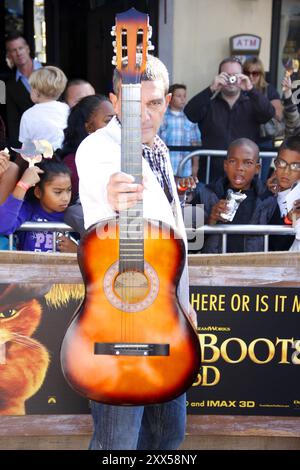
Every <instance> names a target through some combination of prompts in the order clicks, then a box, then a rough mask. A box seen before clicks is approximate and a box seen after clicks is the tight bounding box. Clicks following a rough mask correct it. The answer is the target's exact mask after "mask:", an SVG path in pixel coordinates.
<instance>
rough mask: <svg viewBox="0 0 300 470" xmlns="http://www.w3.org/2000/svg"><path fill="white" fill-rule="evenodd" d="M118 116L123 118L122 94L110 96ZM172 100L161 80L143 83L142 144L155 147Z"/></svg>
mask: <svg viewBox="0 0 300 470" xmlns="http://www.w3.org/2000/svg"><path fill="white" fill-rule="evenodd" d="M110 98H111V101H112V103H113V105H114V108H115V111H116V113H117V115H118V116H119V117H120V118H121V92H120V93H119V95H118V97H117V96H116V95H113V94H111V95H110ZM170 99H171V95H170V94H169V95H165V88H164V84H163V82H162V81H161V80H156V81H154V82H151V81H143V82H142V89H141V107H142V122H141V125H142V142H143V144H146V145H149V146H150V147H151V146H152V145H153V141H154V137H155V135H156V134H157V131H158V129H159V127H160V125H161V122H162V119H163V116H164V114H165V111H166V109H167V106H168V104H169V101H170Z"/></svg>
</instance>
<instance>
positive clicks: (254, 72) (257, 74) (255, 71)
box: [244, 70, 261, 77]
mask: <svg viewBox="0 0 300 470" xmlns="http://www.w3.org/2000/svg"><path fill="white" fill-rule="evenodd" d="M244 74H245V75H247V76H248V77H250V75H252V76H253V77H258V76H259V75H261V72H258V71H257V70H254V71H253V72H249V70H245V71H244Z"/></svg>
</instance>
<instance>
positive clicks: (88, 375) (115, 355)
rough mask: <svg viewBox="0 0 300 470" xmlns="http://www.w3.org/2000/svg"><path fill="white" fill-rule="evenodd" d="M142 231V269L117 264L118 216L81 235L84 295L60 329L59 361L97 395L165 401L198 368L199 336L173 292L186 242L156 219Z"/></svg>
mask: <svg viewBox="0 0 300 470" xmlns="http://www.w3.org/2000/svg"><path fill="white" fill-rule="evenodd" d="M149 233H151V236H149ZM104 235H105V236H104ZM144 238H145V240H144V260H145V266H144V272H143V273H142V272H140V271H138V270H135V269H134V267H133V266H131V267H130V268H129V269H127V270H125V271H124V272H122V273H120V272H119V265H118V257H119V225H118V221H117V220H116V219H109V220H105V221H103V222H101V223H99V224H97V225H96V226H93V227H92V228H91V229H90V230H89V231H88V232H87V234H86V235H85V236H84V238H83V240H82V242H81V247H80V252H79V263H80V268H81V271H82V275H83V279H84V281H85V286H86V295H85V299H84V301H83V303H82V305H81V306H80V308H79V310H78V311H77V313H76V314H75V316H74V318H73V319H72V321H71V324H70V326H69V328H68V331H67V333H66V335H65V338H64V341H63V344H62V349H61V361H62V368H63V372H64V375H65V377H66V379H67V381H68V382H69V383H70V384H71V386H72V387H73V388H74V389H75V390H76V391H77V392H79V393H80V394H82V395H84V396H86V397H88V398H90V399H92V400H95V401H99V402H102V403H108V404H112V405H146V404H153V403H162V402H165V401H169V400H171V399H173V398H175V397H177V396H179V395H180V394H182V393H183V392H184V391H185V390H186V389H187V388H188V387H189V386H191V385H192V383H193V380H194V378H195V376H196V374H197V373H198V371H199V367H200V346H199V341H198V337H197V334H196V332H195V330H194V327H193V326H192V325H191V323H190V321H189V319H188V317H187V316H186V314H185V313H184V311H183V309H182V307H181V306H180V304H179V302H178V300H177V298H176V290H177V285H178V282H179V279H180V276H181V273H182V269H183V266H184V262H185V248H184V243H183V241H182V240H181V239H180V238H179V237H178V236H175V233H174V231H173V230H172V229H171V228H170V227H168V226H167V225H164V224H162V223H158V222H155V221H147V220H145V221H144Z"/></svg>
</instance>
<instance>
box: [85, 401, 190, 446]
mask: <svg viewBox="0 0 300 470" xmlns="http://www.w3.org/2000/svg"><path fill="white" fill-rule="evenodd" d="M91 412H92V417H93V420H94V433H93V436H92V439H91V442H90V446H89V449H91V450H136V449H137V450H173V449H177V448H178V447H179V445H180V444H181V442H182V441H183V439H184V433H185V424H186V395H185V394H183V395H181V396H180V397H178V398H176V399H175V400H172V401H170V402H167V403H163V404H160V405H148V406H112V405H103V404H101V403H97V402H94V401H92V402H91Z"/></svg>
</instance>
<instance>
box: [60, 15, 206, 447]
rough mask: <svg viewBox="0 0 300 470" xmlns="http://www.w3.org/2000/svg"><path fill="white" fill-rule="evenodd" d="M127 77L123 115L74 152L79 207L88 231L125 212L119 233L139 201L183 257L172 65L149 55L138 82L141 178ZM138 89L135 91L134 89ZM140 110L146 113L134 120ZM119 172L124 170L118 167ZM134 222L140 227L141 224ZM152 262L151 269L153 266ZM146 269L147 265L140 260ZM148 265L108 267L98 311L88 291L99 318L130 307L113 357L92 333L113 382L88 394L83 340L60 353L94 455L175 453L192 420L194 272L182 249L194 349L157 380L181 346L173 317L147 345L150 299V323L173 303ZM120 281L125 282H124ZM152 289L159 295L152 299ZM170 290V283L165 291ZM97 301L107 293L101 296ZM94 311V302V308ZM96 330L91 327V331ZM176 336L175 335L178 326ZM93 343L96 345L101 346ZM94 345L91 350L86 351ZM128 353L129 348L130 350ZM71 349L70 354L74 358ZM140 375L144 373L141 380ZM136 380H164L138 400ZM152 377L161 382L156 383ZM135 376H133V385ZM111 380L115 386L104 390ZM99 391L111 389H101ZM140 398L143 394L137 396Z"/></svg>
mask: <svg viewBox="0 0 300 470" xmlns="http://www.w3.org/2000/svg"><path fill="white" fill-rule="evenodd" d="M130 12H132V10H130ZM134 12H135V10H134ZM126 13H128V12H126ZM136 13H137V12H136ZM123 29H124V28H123ZM128 29H129V28H128ZM129 62H130V61H129ZM124 77H125V74H124V73H123V74H121V73H120V71H119V70H118V67H117V69H116V70H115V72H114V94H111V95H110V99H111V101H112V103H113V105H114V108H115V111H116V114H117V117H114V118H113V119H112V120H111V121H110V123H109V124H108V125H107V126H106V127H105V128H103V129H100V130H98V131H96V132H95V133H94V134H91V135H90V136H88V137H87V138H86V139H85V140H84V141H83V142H82V143H81V145H80V147H79V149H78V151H77V154H76V165H77V170H78V175H79V194H80V200H81V203H82V206H83V213H84V219H85V227H86V228H87V229H88V228H89V227H90V226H91V225H93V224H96V223H97V222H98V221H99V220H100V223H101V221H103V220H105V219H107V220H108V218H110V217H116V216H118V215H119V220H120V222H119V225H120V228H119V229H118V230H119V231H120V233H122V232H121V230H123V228H122V226H123V225H124V220H125V219H122V217H123V215H122V213H124V211H128V210H129V211H130V210H132V209H131V208H136V207H137V208H138V207H139V205H140V204H141V203H142V204H143V212H142V214H143V218H145V219H149V220H150V219H153V220H160V221H162V223H163V224H164V223H165V224H168V225H169V226H170V227H171V231H172V230H173V228H174V230H176V233H177V234H180V237H182V240H183V241H182V240H180V242H181V243H182V246H183V251H186V249H185V248H184V247H185V246H186V236H185V229H184V224H183V219H182V214H181V209H180V204H179V199H178V195H177V191H176V185H175V181H174V178H173V174H172V169H171V164H170V159H169V154H168V149H167V147H166V146H165V145H164V143H163V142H162V141H161V140H160V138H159V137H158V136H157V134H156V133H157V130H158V128H159V126H160V124H161V121H162V118H163V115H164V113H165V111H166V108H167V105H168V103H169V101H170V95H168V88H169V78H168V72H167V69H166V67H165V66H164V65H163V63H162V62H161V61H160V60H159V59H157V58H155V57H153V56H148V57H147V63H146V66H145V69H144V70H143V73H142V74H141V77H140V90H141V93H140V108H138V109H141V115H139V121H140V122H139V125H138V127H139V128H140V129H141V144H142V145H141V150H142V156H143V158H142V159H141V160H142V162H141V165H142V166H141V168H140V170H141V174H140V175H139V174H137V173H136V176H135V177H134V176H132V174H133V173H135V167H130V166H128V164H127V163H128V162H127V163H126V162H125V163H124V161H123V155H121V150H120V149H121V131H122V154H123V153H124V147H125V148H126V149H127V152H128V153H129V155H130V156H129V160H128V161H129V163H130V164H132V161H134V155H132V154H133V153H134V151H133V150H132V149H133V148H134V145H135V141H136V139H137V136H138V132H136V129H135V126H134V125H133V121H131V124H130V125H129V126H128V125H127V124H125V121H126V120H128V118H129V119H131V117H132V115H133V114H134V112H133V111H132V110H129V111H128V108H127V107H126V106H127V104H126V103H124V95H125V94H126V96H127V93H128V91H127V89H126V86H127V85H126V84H125V87H124V82H125V79H124ZM130 93H131V92H130ZM133 93H135V91H134V92H133ZM122 95H123V96H122ZM126 99H128V101H129V102H131V103H133V106H135V104H134V102H135V101H137V99H136V98H135V95H134V97H133V98H132V96H129V97H126ZM135 109H136V108H135ZM139 113H140V111H139V112H138V114H139ZM126 114H128V116H126ZM121 122H122V124H121ZM135 124H136V123H135ZM140 129H139V132H140ZM135 132H136V134H135ZM126 139H129V141H130V143H129V144H128V143H126ZM124 142H125V144H124ZM135 164H136V163H135ZM131 168H132V170H131ZM120 169H121V170H123V171H120ZM137 211H138V209H137ZM128 214H130V212H126V217H127V218H129V217H130V215H128ZM109 220H110V219H109ZM135 223H136V224H138V222H135ZM133 231H134V230H133ZM89 233H90V234H91V233H92V232H91V231H90V229H89V231H88V236H87V238H86V239H85V240H83V244H82V248H81V249H82V251H83V252H84V250H86V251H85V253H87V252H89V250H90V248H89V243H90V241H92V244H93V243H94V242H95V243H97V241H95V239H96V237H95V236H94V233H95V232H94V233H92V235H89ZM128 233H129V232H128ZM128 233H127V235H128ZM102 235H103V233H102V234H101V233H99V232H98V233H97V236H98V238H101V236H102ZM120 239H121V244H120V256H121V255H122V249H123V248H122V246H123V245H122V243H123V239H122V237H121V235H120ZM139 240H140V238H139V237H138V236H137V237H136V238H134V239H133V240H131V242H134V243H133V244H132V245H131V247H132V246H134V245H137V242H138V241H139ZM135 242H136V243H135ZM99 246H100V245H99ZM163 246H166V245H163ZM108 250H109V249H108ZM108 250H107V251H108ZM130 250H132V248H127V252H128V251H129V253H130ZM147 250H148V249H147V245H146V240H145V255H147V253H148V251H147ZM162 250H164V248H162ZM98 251H101V248H99V249H97V248H96V249H93V250H92V258H93V259H92V264H93V265H95V266H96V265H97V266H98V263H99V264H100V263H101V260H102V261H103V259H104V258H105V257H106V256H107V253H105V252H104V251H105V249H104V250H102V252H98ZM141 251H142V250H141ZM131 256H132V255H131ZM134 256H135V257H136V258H137V259H136V260H134V261H136V262H137V261H138V256H140V255H138V254H135V255H134ZM155 257H156V258H157V259H159V258H163V260H162V261H161V263H163V264H164V263H165V264H168V263H172V257H173V255H172V252H166V253H164V252H162V253H160V252H157V253H155ZM164 257H165V259H164ZM95 258H96V259H95ZM129 259H130V258H129ZM127 262H128V260H127ZM143 262H144V261H143ZM178 263H179V264H180V263H181V261H180V262H179V261H178ZM108 264H109V263H108ZM153 264H155V263H154V262H153ZM124 266H125V267H124ZM142 266H143V267H144V264H143V265H142ZM147 266H148V262H146V256H145V271H143V269H142V268H141V264H139V263H138V262H137V264H136V265H134V264H133V262H128V263H127V264H126V260H125V261H124V265H123V264H119V266H118V268H119V271H118V272H119V274H118V272H116V271H112V272H111V275H110V277H107V275H106V273H105V275H104V281H101V283H103V284H104V285H106V291H105V295H106V297H105V296H103V297H102V301H101V302H99V308H98V306H97V299H96V298H94V299H93V300H92V301H91V300H89V296H90V295H91V293H92V291H95V290H96V289H97V288H98V287H97V285H98V284H99V282H98V281H99V279H98V280H97V281H96V284H94V287H95V288H94V287H93V286H92V288H89V286H88V287H87V300H86V302H85V304H84V305H83V310H84V309H86V310H89V311H91V312H92V315H97V311H98V310H101V309H105V308H104V304H106V302H107V299H109V301H110V302H111V304H112V305H113V307H112V310H111V315H110V317H109V318H110V319H111V321H112V322H113V321H114V317H115V315H116V312H117V310H118V309H121V307H119V304H118V302H119V301H120V298H121V304H122V307H124V311H125V313H124V314H123V316H122V322H123V323H122V335H123V336H122V338H125V339H126V344H125V342H124V343H122V344H115V343H114V345H113V347H114V348H118V351H117V352H114V351H111V352H109V351H108V350H107V349H108V348H109V347H111V345H112V343H111V342H106V339H104V340H103V342H102V343H100V340H99V339H98V337H97V338H96V336H95V338H96V339H93V341H95V343H94V344H96V347H95V353H94V354H95V355H97V354H98V358H99V357H100V358H101V357H103V358H105V357H109V354H111V358H110V357H109V359H108V361H110V362H108V364H109V366H108V369H109V368H111V369H112V377H110V378H109V379H107V378H106V376H105V380H103V382H102V384H103V385H101V386H99V385H98V384H99V382H97V384H96V387H95V388H97V387H98V389H99V390H97V391H94V389H91V390H89V391H87V388H88V385H86V384H85V382H84V380H85V376H86V375H88V374H89V371H88V366H87V367H85V364H84V365H83V368H84V371H82V373H81V375H80V374H78V377H77V375H76V362H78V363H79V362H80V360H81V354H82V355H84V354H85V352H84V350H85V345H84V343H80V341H81V340H80V341H79V346H78V348H77V349H79V350H81V354H80V353H78V355H77V350H76V351H75V350H73V349H72V347H71V346H70V347H69V337H68V335H66V339H65V344H63V347H62V365H63V369H64V373H65V376H66V378H67V380H69V382H70V383H71V385H72V386H73V388H75V390H77V391H79V393H82V394H85V395H86V396H88V397H89V398H91V399H92V401H91V411H92V416H93V420H94V434H93V437H92V440H91V443H90V449H92V450H123V449H126V450H135V449H139V450H140V449H143V450H171V449H177V448H178V446H179V445H180V443H181V442H182V440H183V439H184V433H185V422H186V398H185V393H184V391H185V390H186V388H187V387H188V386H190V385H191V383H192V382H193V376H195V373H197V370H198V369H199V358H198V357H196V356H200V353H199V349H197V348H198V339H197V335H196V332H195V330H194V328H193V326H192V324H191V323H192V320H194V319H195V312H193V311H192V309H190V308H189V307H190V306H189V292H188V272H187V264H186V261H185V253H184V252H183V257H182V270H181V271H180V273H179V274H180V278H179V276H178V279H177V280H176V282H175V283H174V286H175V284H176V286H175V287H176V292H177V298H178V302H179V303H178V304H177V307H176V308H175V310H176V311H177V310H178V311H179V310H180V311H181V313H182V311H183V310H184V311H185V312H189V315H190V317H192V316H193V319H192V320H190V319H188V317H187V315H186V314H184V315H182V317H181V318H180V321H179V323H180V325H182V324H183V323H186V326H187V330H190V331H188V332H187V334H186V335H185V334H183V335H182V336H186V337H190V339H191V342H192V343H193V345H194V347H193V348H191V349H189V347H186V350H185V351H184V352H183V353H179V355H178V356H176V360H175V365H174V367H173V368H171V370H170V371H169V367H168V364H169V362H166V364H167V368H166V369H165V371H164V373H163V375H162V376H159V374H157V375H156V370H155V369H154V368H152V366H153V365H154V363H155V364H156V365H157V364H158V363H162V364H163V363H164V361H168V360H169V359H171V357H172V353H175V354H176V348H177V345H176V341H175V342H174V343H172V334H173V333H172V332H173V327H174V325H173V324H172V321H171V322H170V326H168V324H167V323H166V324H164V323H163V325H164V326H163V329H165V330H166V329H167V330H168V331H166V334H167V335H169V336H167V340H161V336H159V335H158V336H156V337H155V338H153V344H147V345H145V344H144V342H148V343H151V342H152V341H148V337H147V331H148V328H150V324H151V320H150V323H149V325H148V324H147V315H148V316H149V319H150V317H151V315H152V314H153V312H152V311H151V302H152V304H153V305H155V306H156V307H155V308H156V310H158V309H159V308H160V309H161V310H160V311H158V312H156V314H157V315H158V316H157V317H155V321H154V323H156V322H158V321H157V320H158V319H164V318H166V316H167V313H168V312H167V310H168V303H167V304H166V308H164V307H158V308H157V306H158V305H162V304H158V303H157V298H159V294H158V293H156V292H155V288H156V287H155V286H156V281H155V275H154V274H152V271H151V269H150V270H149V272H148V271H147ZM82 267H83V268H84V267H85V261H84V262H83V263H81V268H82ZM110 269H111V268H110V267H109V266H108V267H107V272H109V271H110ZM156 270H157V271H158V270H159V269H158V268H157V269H156ZM83 271H84V269H83ZM126 271H127V274H128V273H129V275H128V276H127V277H126ZM124 272H125V274H124ZM91 273H92V271H91V270H90V268H87V275H86V276H84V277H86V280H87V279H89V281H90V280H91V277H93V274H91ZM137 273H140V277H139V275H138V274H137ZM101 276H102V274H101ZM101 276H100V277H101ZM122 276H123V277H122ZM143 277H144V278H145V279H146V278H147V280H149V286H148V288H147V289H146V291H147V292H146V293H143V291H141V292H142V293H140V291H139V288H140V285H141V284H142V282H141V279H142V278H143ZM131 278H133V279H135V278H137V280H136V281H135V282H136V284H134V285H133V288H132V290H133V292H134V293H132V292H131V291H130V292H129V291H128V292H127V290H126V286H125V287H124V286H123V287H121V288H120V287H119V284H122V282H123V283H124V284H126V283H127V282H128V280H130V279H131ZM101 279H102V278H101ZM111 279H112V283H115V284H114V287H113V288H112V289H111V292H110V290H109V287H107V286H109V283H110V280H111ZM116 279H117V280H119V281H118V285H117V282H116ZM97 282H98V284H97ZM151 283H153V286H151ZM163 284H164V278H163V276H161V277H159V281H158V283H157V285H159V289H161V288H163ZM127 287H128V286H127ZM152 287H153V293H151V289H152ZM175 287H174V289H175ZM122 289H123V290H122ZM174 289H173V287H172V286H171V287H170V289H169V290H174ZM167 290H168V289H167ZM124 292H125V293H124ZM137 292H138V293H137ZM149 292H150V293H149ZM99 295H100V296H101V295H102V293H100V294H99ZM164 295H165V294H164ZM92 296H93V295H92ZM151 296H152V297H151ZM96 297H97V296H96ZM98 297H99V296H98ZM148 297H149V299H148ZM148 300H149V301H148ZM94 305H96V307H95V306H94ZM136 305H140V309H139V310H140V311H141V312H139V311H137V310H138V309H135V306H136ZM178 305H180V306H178ZM181 307H182V309H181ZM126 308H128V310H126ZM175 310H174V311H175ZM128 312H129V313H128ZM132 312H134V313H132ZM143 312H147V313H146V314H145V315H146V316H145V318H144V320H145V323H146V325H145V330H146V335H145V338H146V339H147V341H146V339H143V341H141V340H140V339H139V338H140V337H139V332H140V330H141V329H142V323H138V322H139V316H140V315H143V314H144V313H143ZM154 315H155V314H154ZM84 317H85V314H83V315H82V318H81V320H80V319H79V322H77V323H79V324H80V323H81V324H84V322H85V318H84ZM171 317H173V314H171ZM109 321H110V320H108V323H109ZM135 321H136V322H137V323H136V324H135V323H134V322H135ZM124 322H125V323H124ZM126 322H127V323H126ZM73 323H74V324H73V326H72V325H71V330H72V329H73V327H74V328H76V327H77V326H78V325H77V326H76V321H74V322H73ZM101 328H102V329H106V325H104V323H103V321H102V325H100V330H101ZM117 328H118V326H117V324H116V326H115V327H114V329H115V330H116V329H117ZM87 330H89V326H87V327H84V334H83V336H84V337H85V335H86V333H87ZM91 330H92V331H93V329H92V328H91ZM174 331H177V330H176V329H175V327H174ZM178 331H179V330H178ZM124 332H125V333H124ZM92 334H94V333H92ZM174 335H175V336H176V337H178V336H180V335H181V333H180V332H179V333H176V332H175V333H174ZM75 336H76V334H75ZM154 336H155V334H154ZM169 337H170V338H169ZM93 338H94V337H93ZM169 339H170V341H169ZM114 341H116V340H114ZM124 341H125V340H124ZM130 341H131V342H130ZM119 342H120V340H119ZM167 342H169V343H170V344H169V345H168V346H170V350H168V351H166V350H165V349H164V347H165V346H166V345H165V344H159V345H158V344H157V343H167ZM124 344H125V346H124ZM133 344H134V347H135V350H134V351H133V350H130V348H133ZM122 345H123V347H122ZM97 346H98V348H99V349H97ZM152 346H153V347H154V352H152V353H151V352H150V350H151V347H152ZM156 346H159V350H158V351H156V352H155V347H156ZM143 347H144V348H145V349H144V350H143V352H142V353H141V352H140V351H138V350H141V349H143ZM105 348H106V349H105ZM147 348H148V349H147ZM149 348H150V349H149ZM88 349H90V347H89V348H88ZM128 349H129V350H130V352H128ZM69 350H70V351H71V353H70V354H69ZM114 354H117V355H118V356H117V358H115V357H113V355H114ZM141 354H143V355H144V356H147V355H149V356H151V355H152V356H155V355H157V356H160V357H156V358H151V357H149V358H148V359H149V362H148V363H147V365H146V367H145V369H143V367H144V365H145V363H144V361H145V360H147V359H146V358H145V357H142V358H140V357H139V356H141ZM74 356H75V366H74V367H73V366H72V365H70V367H68V366H69V360H70V357H71V359H72V358H73V360H74ZM122 356H123V357H122ZM126 357H128V363H127V362H125V361H126ZM96 358H97V356H96ZM92 360H93V358H92ZM101 360H102V359H101ZM123 361H124V362H123ZM152 361H153V362H152ZM193 361H194V362H193ZM189 362H191V372H190V373H189V375H188V376H186V375H185V372H183V379H182V380H183V382H182V386H179V387H177V388H176V386H174V388H173V385H172V387H171V388H172V390H171V389H170V390H167V391H166V390H164V388H165V386H166V387H168V384H170V383H171V382H172V379H173V377H174V376H175V377H176V375H177V372H178V373H179V369H180V367H181V365H184V363H189ZM120 363H121V364H122V368H123V375H122V376H121V380H120V381H119V382H116V380H117V376H118V374H119V370H118V365H119V364H120ZM135 363H137V364H139V363H141V364H143V365H142V368H141V370H137V371H136V372H134V373H133V372H132V371H133V369H134V365H135ZM97 364H99V363H97ZM78 367H79V366H78ZM98 369H101V367H99V366H97V367H96V368H95V369H93V370H94V371H95V374H96V372H97V370H98ZM144 372H145V374H144V375H143V373H144ZM95 374H91V375H95ZM139 376H141V377H144V378H145V381H146V382H147V379H148V378H149V382H150V389H151V386H152V383H151V382H154V381H155V380H156V382H159V386H158V387H157V388H155V387H156V384H155V386H154V388H153V390H154V392H152V391H150V392H149V393H148V388H147V387H145V389H144V390H143V391H142V392H141V395H140V396H139V389H141V388H142V387H143V380H141V381H140V382H138V377H139ZM156 377H159V378H157V379H156ZM135 378H137V382H136V383H135ZM92 380H93V377H91V381H92ZM126 381H128V384H127V386H126V387H124V390H123V383H124V382H126ZM108 382H109V385H108V386H107V389H106V385H107V383H108ZM164 382H165V383H164ZM116 388H117V389H118V390H120V395H118V390H115V389H116ZM103 389H106V390H105V392H104V391H103ZM102 392H103V393H102ZM156 394H157V396H156ZM135 395H137V398H136V399H135ZM124 405H125V406H124ZM130 405H135V406H130Z"/></svg>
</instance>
